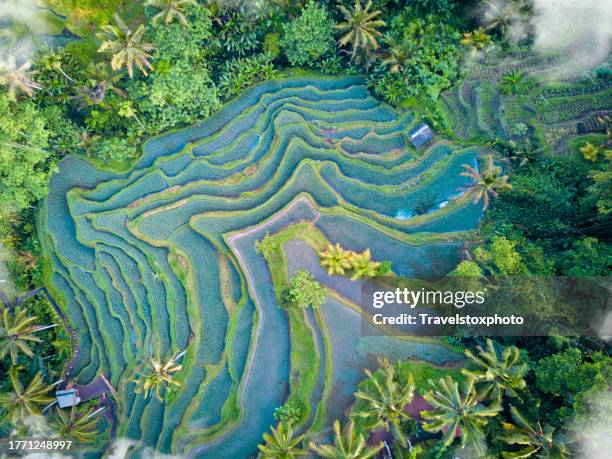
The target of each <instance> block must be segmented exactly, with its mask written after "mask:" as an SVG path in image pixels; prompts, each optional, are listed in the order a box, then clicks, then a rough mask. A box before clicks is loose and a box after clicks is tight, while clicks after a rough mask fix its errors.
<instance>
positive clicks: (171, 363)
mask: <svg viewBox="0 0 612 459" xmlns="http://www.w3.org/2000/svg"><path fill="white" fill-rule="evenodd" d="M183 355H185V351H183V352H181V353H180V354H178V355H173V356H172V357H170V359H168V361H167V362H165V363H164V362H163V361H162V359H161V358H160V357H157V358H153V357H152V358H151V359H150V360H149V362H148V364H147V366H148V368H149V371H148V372H147V373H141V374H140V375H139V377H138V378H137V379H135V380H133V381H134V382H135V383H136V392H144V396H145V398H148V397H149V396H150V395H151V393H152V392H153V391H155V395H156V396H157V398H158V399H159V400H160V401H163V397H162V391H163V390H164V389H165V388H168V387H171V386H176V387H181V383H180V382H178V381H175V380H174V379H173V375H174V373H177V372H179V371H181V369H182V368H183V366H182V365H179V364H177V363H176V362H177V360H178V359H180V358H181V357H182V356H183Z"/></svg>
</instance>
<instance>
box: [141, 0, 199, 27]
mask: <svg viewBox="0 0 612 459" xmlns="http://www.w3.org/2000/svg"><path fill="white" fill-rule="evenodd" d="M145 5H146V6H151V7H153V8H156V9H158V10H160V11H159V12H158V13H157V14H156V15H155V16H153V20H152V22H153V25H155V26H157V25H159V23H160V22H162V21H163V23H164V24H171V23H172V22H174V21H175V20H177V21H178V22H180V23H181V24H182V25H183V26H185V27H187V26H188V25H189V21H188V20H187V16H185V8H187V7H188V6H198V2H196V1H195V0H147V1H146V2H145Z"/></svg>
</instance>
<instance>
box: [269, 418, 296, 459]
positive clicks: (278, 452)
mask: <svg viewBox="0 0 612 459" xmlns="http://www.w3.org/2000/svg"><path fill="white" fill-rule="evenodd" d="M263 438H264V440H265V444H263V445H258V446H257V448H259V450H260V451H261V452H262V457H264V458H265V459H292V458H294V457H298V456H305V455H306V454H307V453H306V451H304V450H303V449H300V448H298V445H299V444H300V442H301V441H302V440H303V439H304V436H303V435H300V436H298V437H296V438H293V429H292V428H291V425H285V424H284V423H282V422H279V423H278V426H277V427H276V429H275V428H274V427H272V435H270V434H269V433H267V432H266V433H264V434H263Z"/></svg>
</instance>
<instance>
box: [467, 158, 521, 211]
mask: <svg viewBox="0 0 612 459" xmlns="http://www.w3.org/2000/svg"><path fill="white" fill-rule="evenodd" d="M463 168H464V169H466V170H465V172H462V173H461V175H463V176H465V177H470V178H472V179H474V184H473V185H472V186H471V188H470V190H469V192H468V195H470V196H472V197H473V198H474V203H475V204H476V203H478V202H479V201H481V200H482V202H483V209H486V208H487V207H489V201H490V197H494V198H496V197H497V196H498V194H499V193H498V192H499V191H502V190H511V189H512V185H511V184H509V183H508V176H507V175H502V169H501V167H500V166H496V165H495V163H494V161H493V156H492V155H489V156H487V162H486V165H485V168H484V170H483V171H482V172H479V171H478V170H476V169H475V168H474V167H472V166H470V165H468V164H464V165H463Z"/></svg>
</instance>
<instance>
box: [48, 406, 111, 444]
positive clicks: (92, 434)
mask: <svg viewBox="0 0 612 459" xmlns="http://www.w3.org/2000/svg"><path fill="white" fill-rule="evenodd" d="M104 409H105V407H102V408H98V409H96V408H94V407H90V408H86V409H83V410H77V408H76V404H75V405H72V408H71V409H70V415H67V414H66V413H65V412H64V411H63V410H62V409H60V408H57V410H56V412H55V420H54V421H53V422H52V423H51V427H53V428H54V429H55V430H56V431H57V433H58V434H59V436H60V437H62V438H71V439H74V440H76V441H79V442H81V443H88V442H91V441H93V440H94V439H95V438H96V436H97V435H98V430H97V425H98V420H97V419H96V418H95V416H96V415H97V414H99V413H100V412H102V411H104Z"/></svg>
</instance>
